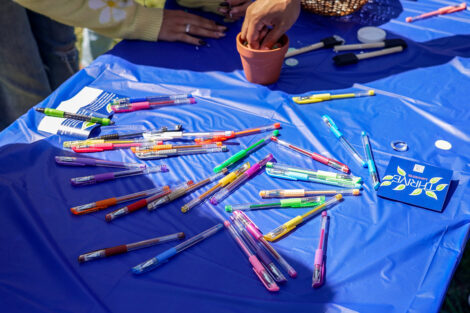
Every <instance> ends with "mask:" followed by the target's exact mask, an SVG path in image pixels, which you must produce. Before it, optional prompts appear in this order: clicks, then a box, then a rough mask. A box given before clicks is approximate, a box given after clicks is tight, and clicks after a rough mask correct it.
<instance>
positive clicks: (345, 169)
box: [271, 136, 349, 174]
mask: <svg viewBox="0 0 470 313" xmlns="http://www.w3.org/2000/svg"><path fill="white" fill-rule="evenodd" d="M271 140H272V141H274V142H276V143H278V144H280V145H281V146H284V147H287V148H290V149H292V150H294V151H297V152H300V153H302V154H304V155H306V156H309V157H311V158H312V159H314V160H315V161H317V162H320V163H323V164H325V165H328V166H330V167H332V168H334V169H337V170H339V171H341V172H344V173H346V174H348V173H349V167H348V166H347V165H344V164H343V163H341V162H338V161H336V160H333V159H330V158H327V157H325V156H323V155H320V154H318V153H315V152H310V151H308V150H305V149H302V148H299V147H296V146H294V145H292V144H290V143H288V142H286V141H284V140H281V139H279V138H277V137H275V136H273V137H271Z"/></svg>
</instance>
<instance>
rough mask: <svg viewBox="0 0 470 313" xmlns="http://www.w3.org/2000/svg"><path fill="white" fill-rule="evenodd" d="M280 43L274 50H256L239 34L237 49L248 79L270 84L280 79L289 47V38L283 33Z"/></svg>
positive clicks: (253, 81) (256, 82) (257, 82)
mask: <svg viewBox="0 0 470 313" xmlns="http://www.w3.org/2000/svg"><path fill="white" fill-rule="evenodd" d="M278 45H280V48H276V49H272V50H254V49H251V48H249V47H247V46H245V45H244V44H243V42H242V41H241V39H240V34H238V35H237V50H238V53H240V58H241V60H242V65H243V70H244V71H245V76H246V79H247V80H248V81H250V82H252V83H255V84H261V85H269V84H273V83H275V82H276V81H277V80H278V79H279V75H281V68H282V63H283V62H284V56H285V55H286V52H287V49H288V48H289V38H287V36H286V35H283V36H282V37H281V39H279V42H278Z"/></svg>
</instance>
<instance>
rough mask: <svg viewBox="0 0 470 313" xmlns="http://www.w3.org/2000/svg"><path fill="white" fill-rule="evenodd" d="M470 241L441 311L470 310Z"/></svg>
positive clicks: (445, 312) (461, 311) (466, 312)
mask: <svg viewBox="0 0 470 313" xmlns="http://www.w3.org/2000/svg"><path fill="white" fill-rule="evenodd" d="M469 296H470V241H469V242H467V247H466V249H465V252H464V254H463V256H462V260H461V261H460V264H459V267H458V268H457V271H456V272H455V274H454V277H453V278H452V281H451V283H450V286H449V289H448V290H447V295H446V298H445V300H444V302H443V304H442V308H441V313H468V312H470V304H469V300H470V299H469Z"/></svg>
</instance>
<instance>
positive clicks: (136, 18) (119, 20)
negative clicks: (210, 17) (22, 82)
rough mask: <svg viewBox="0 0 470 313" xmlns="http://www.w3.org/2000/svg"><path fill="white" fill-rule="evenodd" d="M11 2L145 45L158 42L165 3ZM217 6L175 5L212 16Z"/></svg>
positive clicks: (187, 1) (209, 1) (214, 0)
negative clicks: (203, 11) (138, 40)
mask: <svg viewBox="0 0 470 313" xmlns="http://www.w3.org/2000/svg"><path fill="white" fill-rule="evenodd" d="M0 1H2V0H0ZM14 1H16V2H17V3H18V4H20V5H22V6H24V7H26V8H28V9H30V10H32V11H35V12H38V13H40V14H43V15H46V16H48V17H50V18H51V19H54V20H56V21H58V22H60V23H63V24H67V25H72V26H78V27H86V28H89V29H92V30H94V31H96V32H97V33H100V34H103V35H105V36H107V37H111V38H122V39H141V40H147V41H156V40H157V38H158V34H159V32H160V27H161V25H162V21H163V9H162V8H163V6H164V3H165V0H136V1H134V0H62V1H61V0H14ZM177 1H178V0H177ZM220 2H222V0H220V1H219V0H204V1H198V0H179V1H178V3H179V4H180V5H183V6H186V7H191V8H201V9H203V10H206V11H212V12H214V13H217V7H218V6H219V3H220ZM144 5H145V6H144Z"/></svg>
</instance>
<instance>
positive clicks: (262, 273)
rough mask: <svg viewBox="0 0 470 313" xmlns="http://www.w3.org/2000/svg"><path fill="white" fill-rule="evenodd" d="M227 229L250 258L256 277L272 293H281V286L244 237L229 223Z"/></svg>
mask: <svg viewBox="0 0 470 313" xmlns="http://www.w3.org/2000/svg"><path fill="white" fill-rule="evenodd" d="M224 226H225V228H227V230H228V232H229V233H230V235H231V236H232V238H233V240H235V242H236V243H237V244H238V245H239V246H240V248H241V249H242V251H243V252H244V253H245V254H246V256H247V257H248V261H249V262H250V263H251V265H252V266H253V271H254V272H255V274H256V276H258V278H259V280H261V282H262V283H263V285H264V286H265V287H266V289H268V290H269V291H271V292H275V291H279V286H278V285H277V284H276V282H275V281H274V280H273V278H272V277H271V276H270V275H269V273H268V271H266V269H265V268H264V266H263V265H262V264H261V262H260V261H259V260H258V258H257V257H256V255H255V254H254V253H253V252H251V250H250V248H248V246H247V245H246V244H245V242H243V239H242V237H241V236H240V235H239V234H238V233H237V231H236V230H235V228H234V227H233V225H232V224H230V222H229V221H225V222H224Z"/></svg>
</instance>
